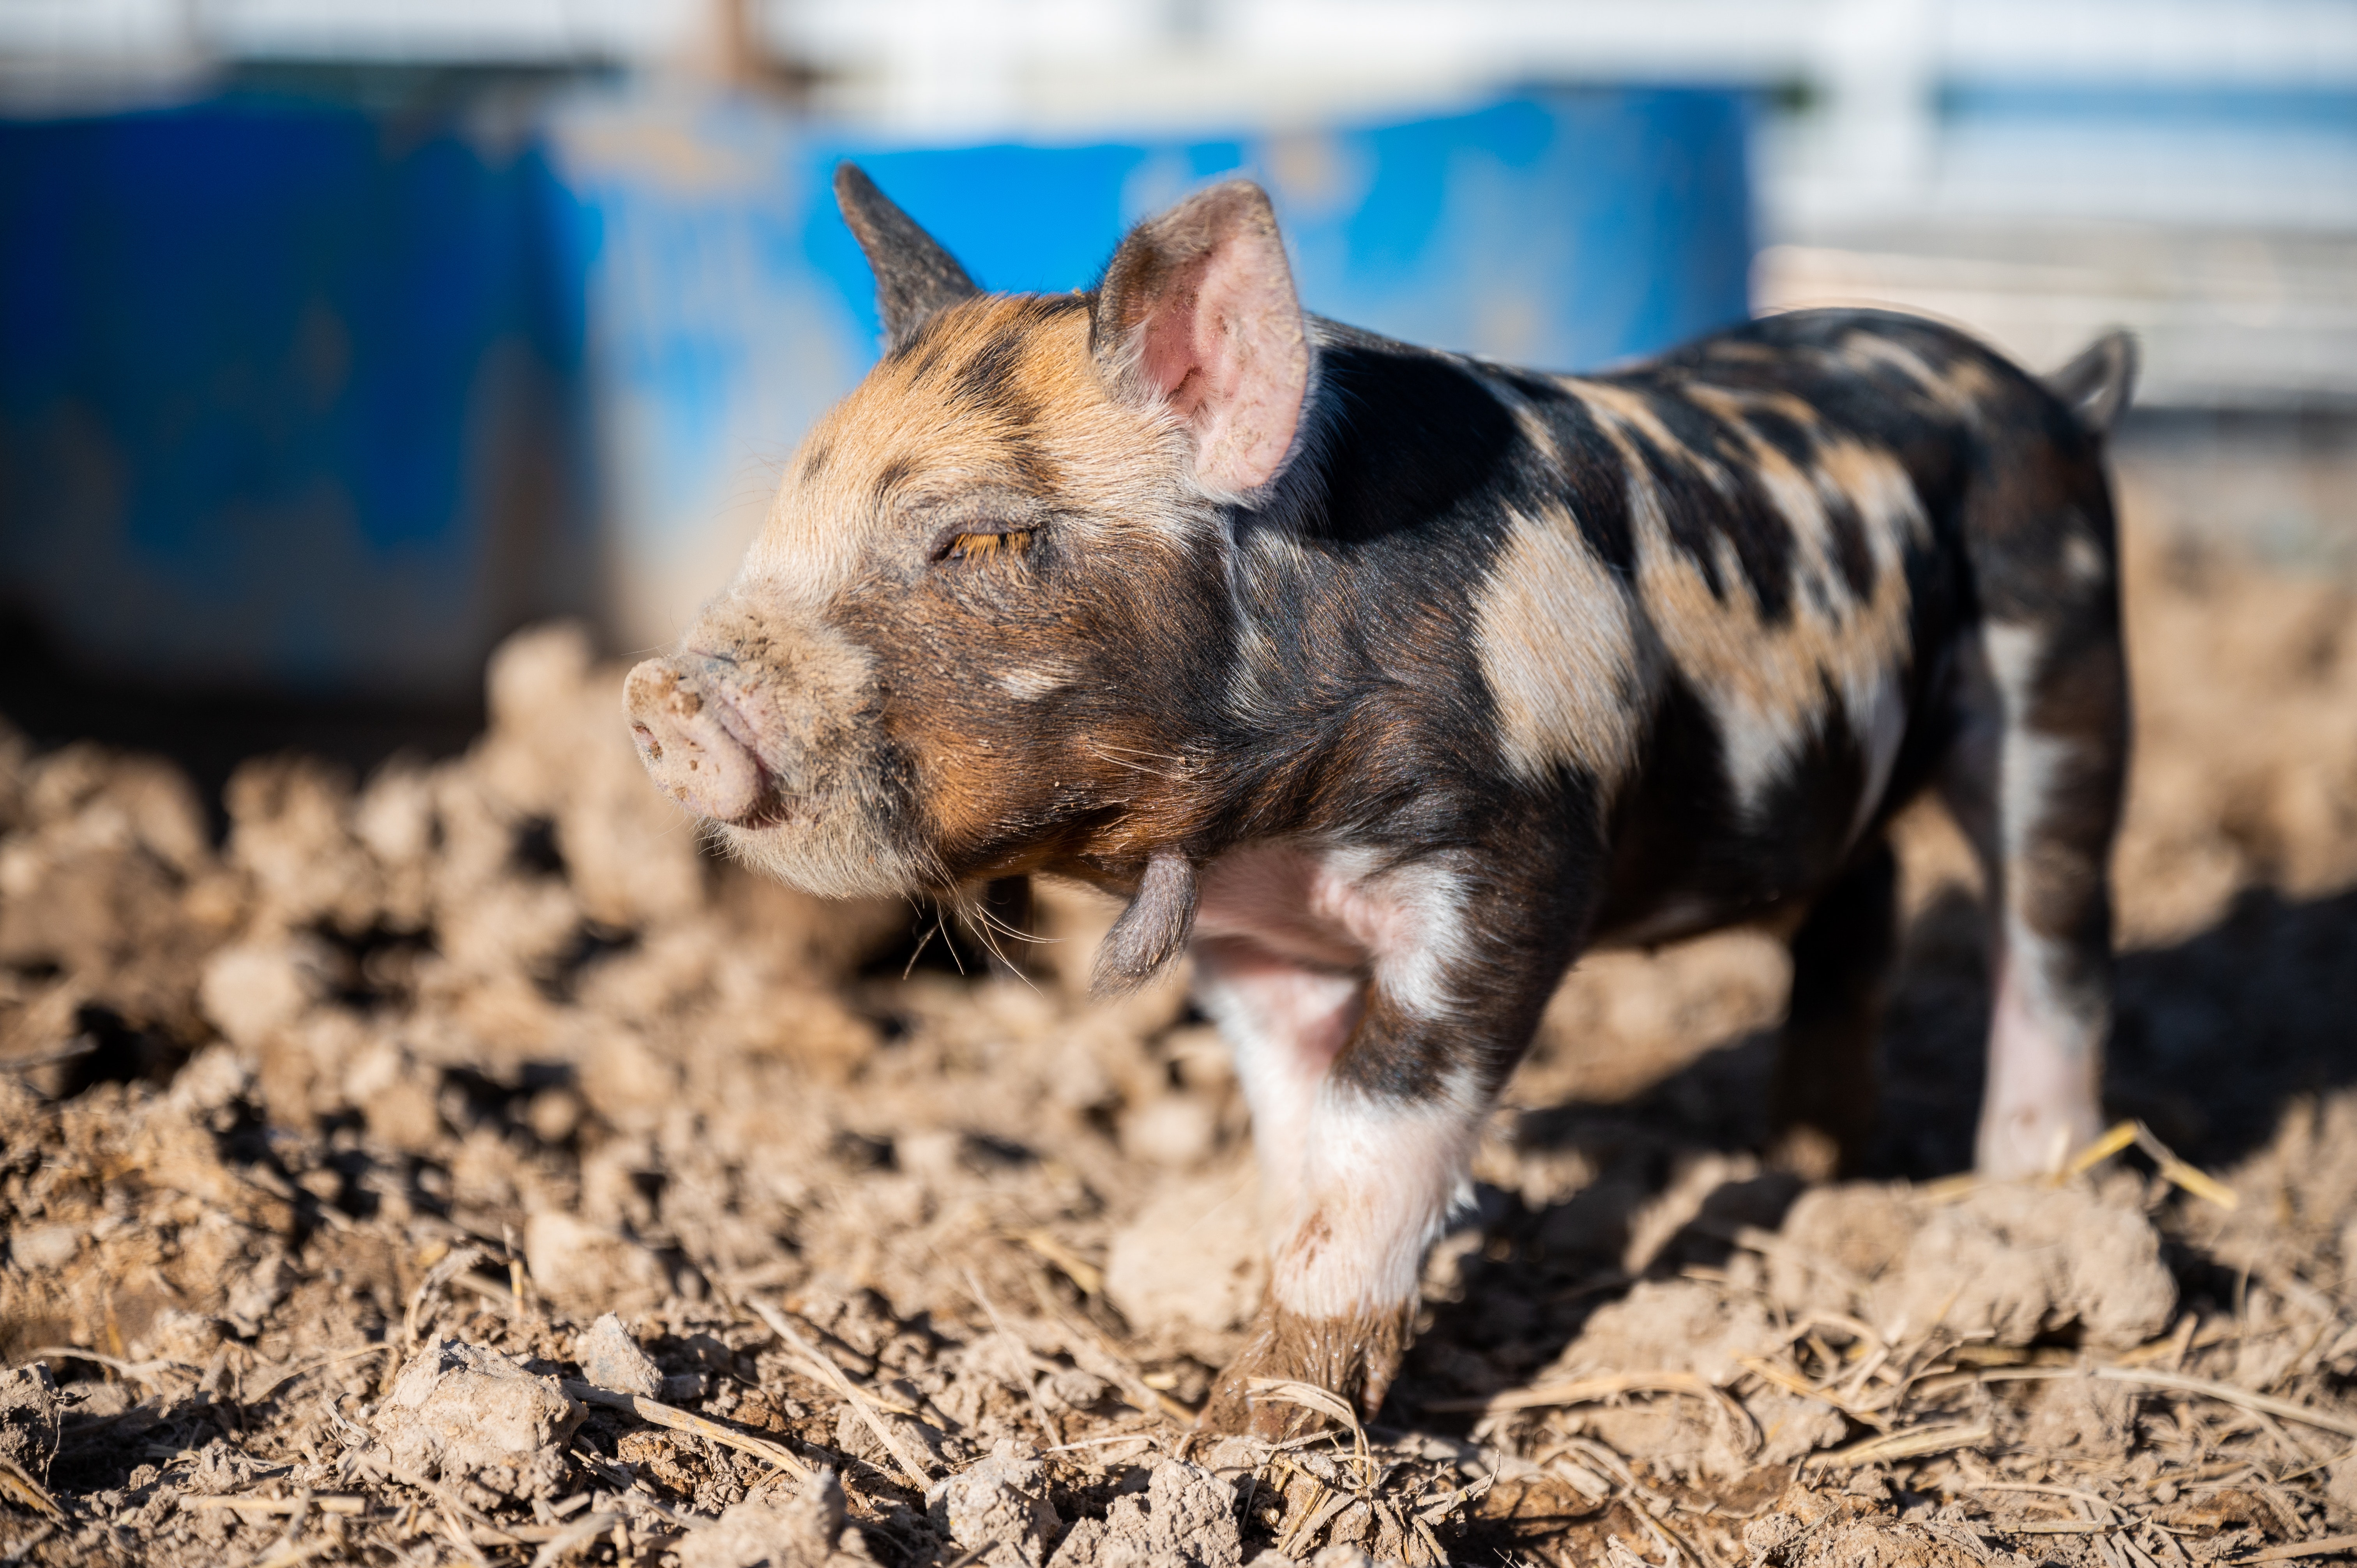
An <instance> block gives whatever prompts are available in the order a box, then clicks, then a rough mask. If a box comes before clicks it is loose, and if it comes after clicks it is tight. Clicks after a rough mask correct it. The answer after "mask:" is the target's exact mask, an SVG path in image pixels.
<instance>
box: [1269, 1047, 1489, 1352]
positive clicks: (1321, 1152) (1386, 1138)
mask: <svg viewBox="0 0 2357 1568" xmlns="http://www.w3.org/2000/svg"><path fill="white" fill-rule="evenodd" d="M1479 1130H1480V1106H1479V1103H1478V1101H1475V1102H1473V1103H1471V1104H1468V1103H1465V1102H1462V1101H1460V1099H1459V1097H1458V1095H1455V1094H1451V1095H1448V1096H1444V1097H1442V1098H1441V1099H1438V1100H1437V1101H1428V1102H1422V1103H1418V1104H1414V1105H1401V1104H1395V1103H1392V1102H1388V1101H1377V1100H1373V1099H1371V1098H1369V1097H1367V1096H1365V1095H1362V1094H1361V1093H1359V1092H1358V1091H1357V1090H1354V1089H1351V1088H1348V1087H1345V1086H1342V1085H1339V1084H1336V1083H1333V1082H1330V1081H1329V1083H1327V1084H1326V1085H1325V1086H1324V1087H1323V1089H1322V1090H1320V1092H1319V1093H1318V1099H1317V1102H1316V1104H1315V1106H1314V1107H1313V1109H1312V1111H1311V1113H1310V1116H1309V1125H1308V1137H1307V1138H1306V1139H1305V1140H1304V1151H1303V1152H1304V1159H1303V1163H1302V1164H1303V1169H1302V1177H1301V1181H1300V1184H1299V1187H1298V1190H1297V1197H1295V1199H1294V1211H1293V1213H1292V1214H1291V1215H1290V1216H1287V1217H1286V1218H1285V1219H1281V1220H1280V1223H1279V1230H1278V1234H1279V1237H1280V1240H1278V1242H1277V1245H1276V1252H1275V1260H1274V1262H1275V1268H1274V1271H1273V1273H1272V1275H1271V1278H1270V1281H1269V1292H1270V1294H1271V1295H1273V1296H1274V1297H1275V1300H1276V1302H1277V1304H1278V1305H1281V1306H1284V1307H1286V1309H1288V1310H1290V1311H1292V1312H1294V1313H1297V1314H1298V1315H1300V1316H1304V1317H1312V1318H1346V1317H1351V1316H1356V1315H1358V1314H1361V1313H1365V1312H1370V1311H1383V1310H1386V1309H1390V1308H1394V1307H1396V1306H1398V1305H1400V1304H1402V1303H1404V1302H1409V1301H1413V1300H1414V1299H1415V1292H1416V1283H1417V1280H1418V1276H1419V1274H1420V1273H1421V1271H1422V1268H1423V1262H1424V1253H1425V1250H1426V1248H1427V1247H1429V1246H1430V1245H1431V1244H1432V1242H1433V1240H1434V1238H1436V1237H1437V1236H1438V1235H1439V1234H1440V1231H1441V1228H1442V1227H1443V1225H1445V1224H1446V1222H1447V1220H1448V1212H1449V1210H1450V1209H1451V1208H1453V1207H1455V1206H1457V1205H1458V1204H1459V1203H1461V1202H1463V1201H1464V1199H1465V1197H1466V1196H1467V1187H1466V1165H1467V1162H1468V1160H1469V1157H1470V1155H1471V1153H1472V1149H1473V1143H1474V1139H1475V1136H1476V1134H1477V1133H1478V1132H1479Z"/></svg>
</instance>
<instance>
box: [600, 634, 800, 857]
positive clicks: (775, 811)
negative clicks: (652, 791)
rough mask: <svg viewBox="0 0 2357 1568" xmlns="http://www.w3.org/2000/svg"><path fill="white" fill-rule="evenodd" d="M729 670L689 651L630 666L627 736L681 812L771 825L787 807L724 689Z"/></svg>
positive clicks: (736, 823) (787, 814) (743, 824)
mask: <svg viewBox="0 0 2357 1568" xmlns="http://www.w3.org/2000/svg"><path fill="white" fill-rule="evenodd" d="M733 667H734V661H733V660H726V659H721V658H716V657H711V656H700V657H699V656H698V655H696V654H695V652H694V650H690V652H689V653H688V654H686V655H683V656H681V657H678V658H673V659H650V660H647V661H646V662H645V663H643V664H640V666H639V667H638V668H636V669H635V670H632V671H630V679H629V681H628V682H626V683H625V685H624V686H623V689H622V706H623V711H624V713H625V714H627V715H628V716H629V718H630V739H631V740H632V741H633V742H634V743H635V744H636V745H637V746H638V748H639V760H640V762H642V763H644V764H645V765H646V769H647V774H648V776H649V777H650V778H651V779H653V780H654V782H655V785H656V787H657V788H659V789H662V790H663V791H664V792H665V793H666V794H668V795H670V796H671V797H672V798H673V800H677V801H678V802H679V803H680V804H681V805H683V806H685V807H686V808H687V809H688V810H689V811H694V812H695V813H696V814H697V815H698V816H701V817H708V818H710V819H711V820H712V821H714V822H725V823H726V824H728V825H729V826H731V827H737V828H754V829H758V828H766V827H775V826H778V825H780V823H783V822H789V821H791V818H792V811H791V807H790V805H789V803H788V800H787V797H786V794H785V791H784V790H782V789H780V788H779V783H778V779H777V778H776V776H775V775H774V774H773V773H772V772H771V771H770V768H769V766H768V764H767V763H765V762H764V761H763V760H762V757H761V751H760V747H759V743H758V741H757V739H756V737H755V735H754V733H753V727H752V725H750V724H748V722H747V721H746V717H745V714H744V713H743V712H742V710H741V709H740V708H739V707H738V705H737V700H736V694H735V693H732V692H731V691H730V690H729V687H730V685H731V684H732V682H730V681H729V680H727V679H726V671H729V670H730V669H732V668H733Z"/></svg>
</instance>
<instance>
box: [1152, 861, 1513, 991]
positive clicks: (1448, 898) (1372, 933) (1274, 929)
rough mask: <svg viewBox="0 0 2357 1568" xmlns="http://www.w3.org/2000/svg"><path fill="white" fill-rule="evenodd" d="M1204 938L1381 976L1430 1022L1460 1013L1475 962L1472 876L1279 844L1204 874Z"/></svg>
mask: <svg viewBox="0 0 2357 1568" xmlns="http://www.w3.org/2000/svg"><path fill="white" fill-rule="evenodd" d="M1195 931H1196V935H1197V936H1198V937H1199V938H1200V937H1222V936H1229V937H1242V938H1245V939H1248V940H1252V941H1254V942H1255V943H1257V944H1259V945H1260V946H1262V947H1265V948H1266V949H1268V950H1270V951H1272V952H1274V953H1277V954H1280V955H1282V956H1284V957H1286V958H1290V959H1292V960H1294V961H1297V962H1301V963H1307V964H1311V965H1315V966H1318V967H1320V968H1326V969H1337V970H1351V971H1356V972H1367V973H1372V976H1373V977H1374V979H1375V981H1376V983H1378V984H1380V985H1381V986H1382V987H1383V993H1384V994H1385V995H1387V996H1389V997H1390V998H1391V999H1392V1000H1393V1001H1394V1002H1395V1003H1396V1004H1398V1005H1399V1006H1400V1007H1402V1008H1403V1009H1405V1010H1406V1011H1407V1012H1409V1013H1412V1014H1414V1015H1416V1016H1418V1017H1422V1018H1445V1017H1448V1015H1450V1014H1451V1013H1452V1012H1454V1010H1455V1007H1456V999H1455V997H1454V996H1453V995H1452V994H1451V993H1450V990H1449V983H1448V975H1449V973H1450V971H1451V969H1452V968H1453V967H1454V966H1455V965H1457V964H1458V963H1460V962H1461V961H1463V959H1464V957H1465V956H1466V954H1467V953H1468V952H1469V949H1470V944H1471V940H1472V939H1471V934H1470V932H1469V930H1468V929H1466V911H1465V876H1464V873H1463V871H1462V869H1461V867H1459V866H1458V865H1457V864H1456V862H1455V861H1454V859H1453V857H1442V856H1427V857H1425V858H1422V859H1418V860H1411V861H1407V862H1405V863H1399V862H1397V861H1396V860H1395V859H1394V857H1393V856H1391V855H1388V854H1384V853H1383V852H1381V851H1378V850H1374V849H1371V848H1367V847H1365V846H1362V845H1351V844H1340V845H1326V844H1317V843H1290V842H1283V841H1271V842H1265V843H1255V844H1248V845H1245V846H1244V847H1243V848H1241V849H1236V850H1231V851H1230V852H1229V853H1228V854H1224V855H1222V856H1221V857H1220V858H1219V859H1218V860H1215V861H1213V862H1212V863H1211V865H1209V866H1207V867H1205V868H1204V872H1203V883H1202V894H1201V902H1200V905H1199V906H1198V908H1197V910H1196V915H1195Z"/></svg>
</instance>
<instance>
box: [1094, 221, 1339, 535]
mask: <svg viewBox="0 0 2357 1568" xmlns="http://www.w3.org/2000/svg"><path fill="white" fill-rule="evenodd" d="M1090 342H1091V344H1092V348H1093V350H1094V352H1095V354H1096V359H1097V366H1098V370H1099V372H1100V373H1101V374H1102V375H1103V376H1104V377H1105V379H1106V381H1107V382H1108V383H1109V384H1110V385H1111V386H1112V387H1113V388H1114V391H1115V392H1116V393H1117V394H1119V395H1122V396H1125V397H1130V398H1135V399H1139V400H1154V401H1159V402H1161V403H1165V404H1167V405H1168V407H1169V409H1170V410H1171V412H1172V413H1176V414H1177V415H1178V416H1179V419H1180V420H1181V421H1183V422H1184V423H1185V424H1186V425H1187V427H1188V429H1189V432H1190V433H1191V435H1193V437H1194V446H1195V475H1196V478H1198V479H1200V480H1201V481H1202V483H1203V485H1204V486H1205V488H1206V489H1211V490H1212V491H1213V492H1215V493H1220V494H1224V495H1227V496H1236V495H1240V494H1242V493H1243V492H1244V491H1248V490H1252V489H1257V488H1259V487H1260V486H1262V485H1265V484H1266V483H1268V481H1269V480H1271V479H1273V478H1275V477H1276V473H1277V470H1278V469H1279V468H1281V467H1284V464H1285V457H1286V453H1287V452H1288V451H1290V450H1291V449H1292V446H1293V433H1294V430H1295V428H1296V427H1297V425H1299V424H1300V423H1301V403H1302V399H1303V398H1304V396H1306V395H1307V393H1308V387H1309V344H1308V338H1306V336H1305V334H1304V330H1303V326H1302V320H1301V302H1300V300H1299V299H1297V297H1295V295H1294V292H1293V269H1292V268H1290V267H1288V266H1287V265H1286V261H1285V242H1284V240H1283V238H1282V237H1281V236H1280V235H1279V234H1278V233H1277V231H1276V214H1275V212H1274V211H1273V210H1271V209H1270V207H1269V204H1268V198H1267V197H1266V196H1265V195H1264V194H1263V193H1262V191H1261V188H1260V187H1258V186H1256V185H1254V184H1253V183H1251V182H1250V181H1249V180H1231V181H1230V182H1228V183H1227V184H1225V185H1215V186H1213V187H1212V188H1211V189H1209V190H1205V191H1200V192H1199V193H1197V194H1196V195H1194V196H1191V197H1189V198H1188V199H1186V200H1185V201H1182V202H1180V203H1179V205H1178V206H1176V207H1174V208H1172V209H1170V210H1169V211H1168V212H1165V213H1164V214H1162V215H1161V216H1160V217H1158V218H1152V219H1148V220H1146V221H1145V222H1143V223H1141V224H1139V225H1138V226H1137V227H1136V228H1135V229H1133V230H1131V231H1130V232H1129V237H1128V238H1127V239H1125V240H1124V241H1123V242H1121V249H1120V250H1118V251H1116V252H1114V258H1113V262H1112V263H1111V264H1110V265H1108V266H1107V267H1106V268H1105V275H1104V281H1103V283H1102V284H1101V285H1098V288H1097V297H1096V306H1095V315H1094V317H1092V321H1091V330H1090Z"/></svg>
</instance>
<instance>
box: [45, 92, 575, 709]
mask: <svg viewBox="0 0 2357 1568" xmlns="http://www.w3.org/2000/svg"><path fill="white" fill-rule="evenodd" d="M545 180H546V174H545V166H544V162H543V159H542V157H541V153H540V149H539V145H538V143H537V140H536V138H526V139H523V140H522V141H516V140H514V139H512V138H511V140H510V142H509V144H508V145H504V146H502V145H498V144H496V143H486V142H481V141H478V140H477V139H474V138H471V137H469V136H467V135H465V134H461V133H460V132H459V131H458V130H457V128H455V127H454V126H451V125H447V124H444V125H438V126H436V125H428V126H425V127H422V128H421V127H418V126H415V125H412V124H404V123H401V122H395V121H392V120H388V119H384V118H381V117H378V116H374V115H371V114H368V113H361V111H359V110H357V109H351V108H337V107H333V106H328V105H321V104H316V103H289V102H262V101H253V100H245V99H231V100H225V101H219V102H208V103H201V104H198V105H194V106H190V107H187V108H183V109H178V110H173V111H169V112H162V113H138V114H127V115H117V116H107V117H102V118H91V119H83V120H73V121H65V122H59V123H48V124H0V313H5V325H0V611H5V612H6V613H8V614H10V615H12V616H15V617H20V618H27V619H29V620H31V621H32V622H33V623H34V624H35V626H36V627H37V628H38V629H39V630H40V631H41V632H43V633H45V634H47V635H48V637H50V638H51V639H54V641H55V643H56V645H57V648H56V651H57V652H58V653H59V655H60V656H61V657H63V658H66V659H68V660H72V661H73V662H74V663H75V664H76V665H77V666H79V667H81V668H82V669H84V670H86V671H90V672H91V673H92V674H96V675H102V676H105V677H108V678H112V679H118V680H128V681H132V682H143V683H154V684H165V685H170V684H181V685H191V686H198V687H205V688H211V689H219V690H239V691H249V692H257V691H258V692H264V693H281V694H295V695H314V696H316V695H339V694H345V693H350V694H359V695H370V696H378V697H390V698H400V699H409V700H418V699H425V700H429V701H430V700H436V699H447V698H450V697H454V696H462V695H464V694H466V693H469V692H471V691H472V690H474V689H475V688H476V687H477V685H478V683H479V681H480V678H481V668H482V657H483V653H484V651H485V650H486V649H487V648H488V647H489V646H490V642H491V640H492V639H494V638H495V637H497V636H498V635H499V634H500V632H501V631H503V630H504V629H506V628H508V627H510V626H512V625H513V624H514V623H515V622H516V621H518V620H519V619H521V618H527V617H530V616H533V615H535V614H540V613H544V612H545V611H547V610H548V609H551V608H563V607H574V608H579V607H587V606H588V605H589V604H591V603H592V602H593V601H592V597H591V594H592V587H591V585H592V583H593V580H594V574H593V573H592V572H591V571H590V570H589V569H588V568H587V560H588V557H589V553H590V550H591V547H592V543H593V541H592V539H591V537H590V535H589V532H588V529H589V528H590V526H591V510H590V508H591V498H590V496H589V494H588V491H587V477H588V474H589V472H590V470H589V467H588V466H587V464H586V463H585V462H584V461H583V460H582V456H581V453H580V448H579V441H580V439H581V435H580V426H581V418H580V414H579V411H578V408H577V406H576V399H577V396H578V395H579V392H580V389H581V380H580V377H581V370H582V362H581V356H580V344H581V331H582V324H581V319H580V313H579V303H578V291H577V288H572V289H570V290H569V291H568V283H569V282H571V281H573V280H569V279H568V277H567V275H566V274H565V272H564V271H563V270H562V269H561V268H560V267H558V266H556V265H554V264H553V263H554V256H553V254H552V252H551V251H550V249H549V247H548V244H547V243H546V242H547V241H548V240H549V239H550V238H551V235H550V232H549V231H548V229H547V228H546V225H545V223H544V221H543V220H542V217H543V215H544V213H545V211H546V209H547V208H546V200H545V197H544V195H543V194H541V193H539V192H538V191H537V187H539V186H541V185H544V183H545ZM568 535H570V536H571V537H570V545H571V547H570V548H569V549H566V548H561V547H560V546H562V545H563V544H564V543H565V542H566V539H567V536H568ZM567 562H578V563H582V564H581V565H578V566H573V567H569V568H568V566H567V564H566V563H567ZM568 570H569V572H570V576H571V580H570V581H569V582H568V581H567V578H566V574H567V572H568Z"/></svg>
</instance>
